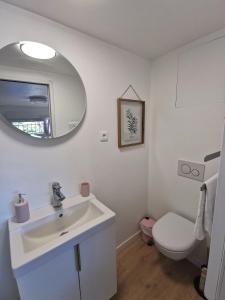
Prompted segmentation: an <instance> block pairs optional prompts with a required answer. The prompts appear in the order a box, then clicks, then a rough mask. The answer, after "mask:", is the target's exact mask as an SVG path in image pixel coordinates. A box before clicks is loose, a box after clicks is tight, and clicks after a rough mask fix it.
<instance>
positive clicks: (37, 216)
mask: <svg viewBox="0 0 225 300" xmlns="http://www.w3.org/2000/svg"><path fill="white" fill-rule="evenodd" d="M114 217H115V213H114V212H112V211H111V210H110V209H108V208H107V207H106V206H105V205H103V204H102V203H101V202H100V201H98V200H97V199H96V197H95V196H94V195H90V196H89V197H85V198H83V197H81V196H77V197H73V198H69V199H66V200H64V201H63V207H62V208H60V209H57V210H55V209H54V208H53V207H51V206H47V207H44V208H40V209H36V210H34V211H31V218H30V220H29V221H27V222H25V223H15V222H14V220H13V219H11V220H9V237H10V253H11V264H12V269H13V271H14V274H15V275H17V274H19V273H21V272H23V270H24V268H26V267H29V264H30V263H31V262H34V261H35V260H37V259H40V258H42V257H43V256H45V255H47V254H48V253H49V252H51V251H53V250H54V249H57V248H59V247H66V246H67V245H68V246H70V243H73V245H76V244H77V243H78V242H79V239H80V238H81V237H83V236H84V235H85V234H90V233H91V231H93V230H98V228H99V229H100V228H101V226H104V224H105V223H106V222H110V221H112V220H113V218H114Z"/></svg>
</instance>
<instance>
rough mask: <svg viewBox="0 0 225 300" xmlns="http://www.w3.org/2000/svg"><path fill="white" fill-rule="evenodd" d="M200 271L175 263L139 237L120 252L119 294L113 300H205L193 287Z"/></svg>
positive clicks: (181, 263) (191, 266) (190, 265)
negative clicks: (194, 279)
mask: <svg viewBox="0 0 225 300" xmlns="http://www.w3.org/2000/svg"><path fill="white" fill-rule="evenodd" d="M198 272H199V271H198V269H197V268H196V267H195V266H193V265H192V264H191V263H189V262H188V261H185V260H184V261H180V262H174V261H172V260H170V259H167V258H166V257H164V256H162V255H161V254H159V252H158V251H157V250H156V248H155V247H154V246H153V247H150V246H147V245H146V244H144V243H143V241H142V240H141V239H140V238H138V239H136V240H134V241H132V242H131V243H130V244H129V245H127V246H125V248H123V249H121V250H119V253H118V293H117V295H116V296H114V297H113V298H112V300H202V298H201V297H199V296H198V295H197V293H196V291H195V289H194V287H193V278H194V277H195V275H196V274H198Z"/></svg>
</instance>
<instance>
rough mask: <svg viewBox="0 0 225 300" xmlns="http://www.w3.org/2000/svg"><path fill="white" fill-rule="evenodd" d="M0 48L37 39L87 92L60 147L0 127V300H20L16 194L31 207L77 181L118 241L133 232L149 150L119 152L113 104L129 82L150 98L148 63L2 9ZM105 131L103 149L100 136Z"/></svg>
mask: <svg viewBox="0 0 225 300" xmlns="http://www.w3.org/2000/svg"><path fill="white" fill-rule="evenodd" d="M0 36H1V39H0V47H4V46H5V45H7V44H9V43H12V42H15V41H20V40H36V41H38V42H43V43H46V44H48V45H49V46H51V47H53V48H55V49H56V50H58V51H59V52H60V53H61V54H62V55H64V56H65V57H67V58H68V59H69V60H70V61H71V63H72V64H74V66H75V67H76V68H77V70H78V72H79V73H80V75H81V78H82V80H83V82H84V85H85V88H86V92H87V113H86V117H85V120H84V122H83V124H82V126H81V128H80V130H79V131H78V132H77V134H76V135H71V136H70V137H69V138H63V139H60V140H59V141H56V142H54V141H51V142H46V143H45V144H44V145H43V144H42V143H40V141H36V140H31V139H29V138H27V137H26V136H23V135H17V134H16V133H15V132H14V131H13V130H12V129H10V128H8V127H7V126H6V125H5V124H4V123H2V122H1V123H0V145H1V147H0V199H1V204H0V291H1V292H0V299H1V300H9V299H10V300H14V299H17V292H16V287H15V282H13V279H12V274H11V272H10V261H9V248H8V235H7V227H6V221H7V219H8V218H9V217H10V214H11V212H10V209H9V206H10V201H11V200H12V198H13V195H14V192H15V191H20V192H23V193H26V194H27V196H26V198H27V199H28V200H29V203H30V206H31V208H35V207H40V206H43V205H46V204H47V203H48V202H49V190H48V189H49V188H48V184H49V182H52V181H55V180H56V181H57V180H58V181H59V182H60V183H61V184H62V186H63V192H64V193H65V194H66V196H68V197H69V196H72V195H74V194H78V192H79V190H78V184H79V182H81V181H82V180H89V181H90V182H91V187H92V192H94V193H95V194H96V196H97V197H98V198H99V199H100V200H101V201H102V202H104V203H105V204H106V205H108V206H109V207H110V208H112V209H113V210H114V211H115V212H116V213H117V238H118V242H121V241H123V240H125V239H126V238H128V237H129V236H130V235H131V234H133V233H134V232H135V231H136V230H137V222H138V221H139V219H140V218H141V217H142V216H143V214H145V211H146V208H147V205H146V204H147V180H146V178H147V168H146V160H147V146H146V145H147V144H148V142H146V144H145V145H144V146H140V147H134V148H129V149H125V150H122V151H121V150H119V149H118V147H117V118H116V98H117V97H118V96H120V95H121V94H122V93H123V91H124V90H125V89H126V88H127V86H128V84H130V83H131V84H133V86H134V87H135V88H136V89H137V91H138V93H139V94H140V95H141V96H142V97H143V99H146V100H147V99H148V96H149V80H150V66H149V63H148V62H147V61H146V60H144V59H141V58H138V57H137V56H135V55H132V54H129V53H128V52H126V51H123V50H120V49H118V48H116V47H113V46H110V45H108V44H105V43H103V42H100V41H98V40H95V39H93V38H90V37H88V36H85V35H83V34H81V33H79V32H76V31H74V30H71V29H68V28H66V27H63V26H61V25H58V24H56V23H54V22H52V21H49V20H47V19H44V18H42V17H39V16H36V15H33V14H31V13H28V12H25V11H22V10H20V9H17V8H14V7H11V6H8V5H6V4H3V3H2V2H1V3H0ZM101 129H104V130H107V131H108V133H109V142H108V143H100V142H99V140H98V135H99V130H101Z"/></svg>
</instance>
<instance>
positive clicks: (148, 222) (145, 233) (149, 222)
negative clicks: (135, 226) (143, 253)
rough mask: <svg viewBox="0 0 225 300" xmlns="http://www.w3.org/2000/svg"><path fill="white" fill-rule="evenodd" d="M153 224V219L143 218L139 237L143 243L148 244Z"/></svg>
mask: <svg viewBox="0 0 225 300" xmlns="http://www.w3.org/2000/svg"><path fill="white" fill-rule="evenodd" d="M154 224H155V220H154V219H153V218H144V219H142V220H141V222H140V224H139V225H140V228H141V235H142V239H143V241H144V242H145V243H148V242H149V240H150V239H152V228H153V226H154Z"/></svg>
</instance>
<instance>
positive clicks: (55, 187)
mask: <svg viewBox="0 0 225 300" xmlns="http://www.w3.org/2000/svg"><path fill="white" fill-rule="evenodd" d="M60 189H61V186H60V184H59V182H53V183H52V192H53V195H52V206H53V207H54V208H58V207H61V206H62V201H63V200H64V199H65V198H66V197H65V196H64V195H63V193H62V192H61V191H60Z"/></svg>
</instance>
